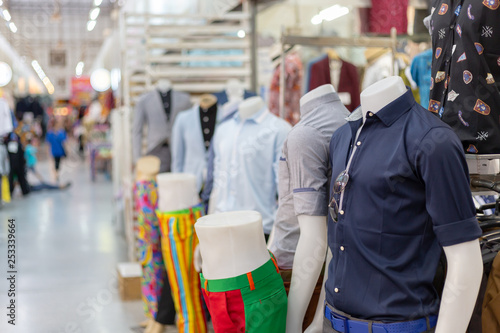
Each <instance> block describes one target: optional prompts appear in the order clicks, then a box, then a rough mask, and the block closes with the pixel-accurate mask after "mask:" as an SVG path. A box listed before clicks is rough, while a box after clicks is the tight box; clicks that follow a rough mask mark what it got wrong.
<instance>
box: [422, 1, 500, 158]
mask: <svg viewBox="0 0 500 333" xmlns="http://www.w3.org/2000/svg"><path fill="white" fill-rule="evenodd" d="M499 7H500V3H499V1H498V0H484V1H472V0H461V1H451V0H442V1H437V3H436V10H435V11H434V13H433V14H432V16H431V31H432V49H433V51H434V56H433V63H432V78H433V82H432V83H431V93H430V102H429V111H431V112H434V113H436V114H437V115H439V117H441V119H442V120H443V121H444V122H445V123H447V124H448V125H450V126H451V128H452V129H453V131H454V132H455V133H456V134H457V135H458V137H459V138H460V141H462V145H463V147H464V150H465V151H466V152H467V153H471V154H498V153H500V121H499V117H500V90H499V88H498V82H499V81H500V49H499V47H498V37H499V35H498V34H499V31H500V20H499V19H498V18H499V15H500V10H499V9H498V8H499Z"/></svg>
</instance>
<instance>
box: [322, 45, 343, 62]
mask: <svg viewBox="0 0 500 333" xmlns="http://www.w3.org/2000/svg"><path fill="white" fill-rule="evenodd" d="M326 54H328V58H329V59H330V60H337V61H342V59H341V58H340V57H339V54H338V53H337V51H335V49H332V48H327V49H326Z"/></svg>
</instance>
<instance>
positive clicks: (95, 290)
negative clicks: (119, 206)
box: [0, 159, 143, 333]
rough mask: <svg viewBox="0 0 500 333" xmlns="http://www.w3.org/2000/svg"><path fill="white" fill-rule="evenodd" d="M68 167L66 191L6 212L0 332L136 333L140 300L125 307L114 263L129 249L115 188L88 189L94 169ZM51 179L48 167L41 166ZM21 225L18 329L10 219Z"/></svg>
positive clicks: (34, 197) (78, 164)
mask: <svg viewBox="0 0 500 333" xmlns="http://www.w3.org/2000/svg"><path fill="white" fill-rule="evenodd" d="M69 162H70V161H66V162H65V165H63V168H64V169H63V170H64V171H63V175H62V179H63V180H71V181H72V182H73V185H72V186H71V187H70V188H69V189H68V190H65V191H44V192H37V193H32V194H30V195H29V196H27V197H25V198H23V197H20V196H16V197H15V198H14V199H13V201H12V202H11V203H10V204H8V205H5V206H4V207H3V208H1V209H0V332H2V333H10V332H13V333H14V332H15V333H18V332H19V333H21V332H22V333H87V332H88V333H90V332H91V333H130V332H134V331H135V330H134V329H133V328H134V327H137V325H138V323H139V322H140V321H141V320H143V316H142V303H141V302H140V301H134V302H122V301H121V300H120V298H119V296H118V292H117V285H116V282H117V279H116V273H115V269H116V264H117V263H118V262H121V261H126V249H125V242H124V239H123V237H122V235H121V234H119V233H118V232H117V231H116V230H117V228H116V225H115V224H114V219H113V201H112V200H113V193H112V185H111V183H110V182H109V181H108V180H106V179H105V178H104V177H103V176H99V177H98V179H97V181H96V182H95V183H92V182H90V175H89V170H88V164H87V163H85V162H83V161H78V159H75V160H73V162H72V163H69ZM39 170H40V171H42V173H44V174H45V175H47V178H50V176H49V175H50V172H49V170H50V165H49V164H48V163H47V162H45V163H41V164H40V165H39ZM9 218H14V219H15V220H16V239H17V249H16V255H17V262H16V265H17V267H16V268H17V271H18V274H17V287H16V289H17V290H16V292H17V299H16V312H17V318H16V326H12V325H9V324H8V323H7V320H8V317H7V316H6V314H7V309H6V307H7V304H8V301H9V300H8V297H7V290H8V284H7V283H8V281H7V273H6V272H7V270H8V268H7V220H8V219H9Z"/></svg>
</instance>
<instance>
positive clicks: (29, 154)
mask: <svg viewBox="0 0 500 333" xmlns="http://www.w3.org/2000/svg"><path fill="white" fill-rule="evenodd" d="M37 151H38V149H37V148H36V147H35V146H34V145H33V139H32V138H31V137H27V138H26V146H25V147H24V158H25V159H26V166H27V168H28V171H31V172H32V173H33V174H34V175H35V177H36V178H37V179H38V180H39V181H41V182H42V183H43V177H42V176H41V175H40V174H39V173H38V171H37V170H36V164H37V162H38V160H37V158H36V153H37Z"/></svg>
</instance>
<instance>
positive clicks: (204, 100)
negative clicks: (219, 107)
mask: <svg viewBox="0 0 500 333" xmlns="http://www.w3.org/2000/svg"><path fill="white" fill-rule="evenodd" d="M216 103H217V97H215V96H214V95H212V94H204V95H202V96H201V97H200V107H201V108H202V109H205V110H206V109H209V108H211V107H212V106H214V105H215V104H216Z"/></svg>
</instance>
